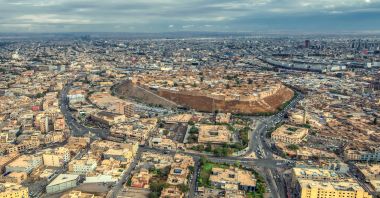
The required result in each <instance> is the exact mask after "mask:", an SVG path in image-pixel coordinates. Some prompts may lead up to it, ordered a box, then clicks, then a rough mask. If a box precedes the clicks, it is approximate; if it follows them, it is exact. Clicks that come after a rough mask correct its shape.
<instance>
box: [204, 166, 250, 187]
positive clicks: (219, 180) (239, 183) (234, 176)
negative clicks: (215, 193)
mask: <svg viewBox="0 0 380 198" xmlns="http://www.w3.org/2000/svg"><path fill="white" fill-rule="evenodd" d="M210 182H211V185H213V186H215V187H217V188H222V189H225V190H244V191H254V190H255V189H256V178H255V176H254V175H253V174H252V172H250V171H247V170H243V169H239V168H234V167H230V168H227V169H223V168H212V174H211V175H210Z"/></svg>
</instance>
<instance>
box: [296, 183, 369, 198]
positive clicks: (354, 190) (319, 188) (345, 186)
mask: <svg viewBox="0 0 380 198" xmlns="http://www.w3.org/2000/svg"><path fill="white" fill-rule="evenodd" d="M295 191H296V195H297V197H300V198H337V197H344V198H372V195H370V194H368V192H366V191H365V190H364V189H363V188H362V187H361V186H360V185H359V184H358V183H357V182H354V181H353V180H349V181H339V182H334V181H313V180H308V179H299V180H298V183H297V185H296V187H295Z"/></svg>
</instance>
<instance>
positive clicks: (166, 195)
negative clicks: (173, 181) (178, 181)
mask: <svg viewBox="0 0 380 198" xmlns="http://www.w3.org/2000/svg"><path fill="white" fill-rule="evenodd" d="M184 197H185V195H184V194H183V192H182V191H181V190H180V189H179V188H178V187H176V186H170V187H168V188H164V189H163V190H162V191H161V196H160V198H184Z"/></svg>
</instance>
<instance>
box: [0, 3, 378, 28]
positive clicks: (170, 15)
mask: <svg viewBox="0 0 380 198" xmlns="http://www.w3.org/2000/svg"><path fill="white" fill-rule="evenodd" d="M177 31H210V32H305V33H312V32H317V33H323V32H329V33H332V32H380V0H0V32H177Z"/></svg>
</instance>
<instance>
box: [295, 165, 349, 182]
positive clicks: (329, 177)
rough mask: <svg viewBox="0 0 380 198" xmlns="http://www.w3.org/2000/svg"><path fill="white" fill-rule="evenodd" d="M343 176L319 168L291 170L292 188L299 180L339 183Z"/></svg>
mask: <svg viewBox="0 0 380 198" xmlns="http://www.w3.org/2000/svg"><path fill="white" fill-rule="evenodd" d="M342 178H344V174H339V173H337V172H335V171H333V170H327V169H319V168H293V169H292V184H293V186H294V185H295V184H296V183H297V181H298V180H299V179H309V180H314V181H340V180H341V179H342Z"/></svg>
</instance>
